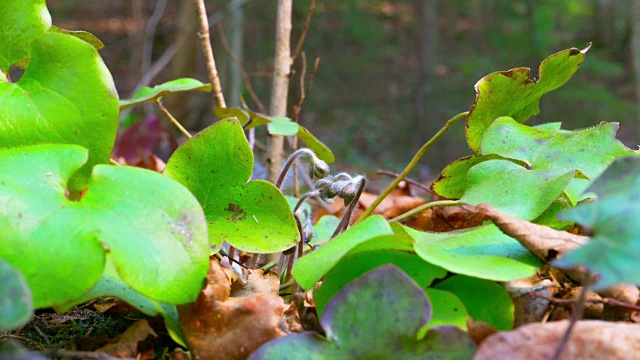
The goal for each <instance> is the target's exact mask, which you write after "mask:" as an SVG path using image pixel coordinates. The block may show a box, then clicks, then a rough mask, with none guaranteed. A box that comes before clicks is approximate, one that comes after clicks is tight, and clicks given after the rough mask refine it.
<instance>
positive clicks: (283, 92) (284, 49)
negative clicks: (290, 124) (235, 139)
mask: <svg viewBox="0 0 640 360" xmlns="http://www.w3.org/2000/svg"><path fill="white" fill-rule="evenodd" d="M292 8H293V0H278V15H277V20H276V42H275V45H276V53H275V60H274V67H273V72H274V73H273V86H272V90H271V105H270V107H269V113H270V115H271V116H286V115H287V96H288V93H289V71H290V69H291V44H290V41H291V11H292ZM267 147H268V149H267V180H269V181H270V182H272V183H275V182H276V180H277V179H278V175H279V174H280V169H281V168H282V152H283V149H284V137H283V136H280V135H269V139H268V143H267Z"/></svg>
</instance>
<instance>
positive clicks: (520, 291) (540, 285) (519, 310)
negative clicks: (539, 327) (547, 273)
mask: <svg viewBox="0 0 640 360" xmlns="http://www.w3.org/2000/svg"><path fill="white" fill-rule="evenodd" d="M557 286H559V285H558V284H554V282H553V281H551V280H549V279H542V278H540V276H538V275H537V274H536V275H533V276H530V277H528V278H524V279H520V280H515V281H509V282H508V283H506V284H505V286H504V288H505V290H507V292H508V293H509V295H510V296H511V299H512V300H513V305H514V308H515V310H514V317H515V320H514V327H518V326H521V325H524V324H530V323H535V322H540V321H541V320H542V319H543V317H544V316H545V314H546V313H547V311H548V308H549V300H547V299H543V298H541V297H535V296H531V295H530V294H531V293H532V292H536V293H539V294H542V295H545V296H548V297H552V296H553V292H552V290H553V287H557Z"/></svg>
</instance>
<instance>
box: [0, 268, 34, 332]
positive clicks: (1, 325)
mask: <svg viewBox="0 0 640 360" xmlns="http://www.w3.org/2000/svg"><path fill="white" fill-rule="evenodd" d="M0 284H2V286H0V333H1V332H5V331H8V330H12V329H15V328H18V327H20V326H21V325H23V324H25V323H26V322H27V321H29V319H31V316H32V315H33V298H32V297H31V289H30V288H29V285H28V284H27V282H26V280H25V279H24V276H23V275H22V273H21V272H20V271H19V270H18V269H16V268H14V267H13V266H11V265H10V264H9V263H8V262H6V261H4V260H3V259H1V258H0Z"/></svg>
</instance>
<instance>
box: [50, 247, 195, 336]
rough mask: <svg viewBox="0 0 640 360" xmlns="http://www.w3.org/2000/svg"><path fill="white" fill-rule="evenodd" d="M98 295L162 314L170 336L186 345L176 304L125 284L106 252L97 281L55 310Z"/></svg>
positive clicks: (153, 314) (147, 312)
mask: <svg viewBox="0 0 640 360" xmlns="http://www.w3.org/2000/svg"><path fill="white" fill-rule="evenodd" d="M100 297H116V298H118V299H120V300H122V301H125V302H126V303H127V304H129V305H131V306H133V307H135V308H136V309H138V310H140V311H141V312H142V313H143V314H145V315H148V316H156V315H158V314H160V315H162V317H163V318H164V323H165V325H166V327H167V330H168V331H169V335H170V336H171V338H172V339H173V340H174V341H175V342H177V343H178V344H180V345H182V346H184V347H186V346H187V345H186V341H185V340H184V335H183V334H182V330H181V329H180V321H179V319H178V310H177V308H176V306H175V305H168V304H164V303H161V302H157V301H154V300H152V299H150V298H148V297H146V296H144V295H142V294H140V293H139V292H137V291H136V290H134V289H133V288H132V287H131V286H129V285H127V283H125V282H124V281H123V280H122V279H121V278H120V276H119V275H118V271H117V269H116V267H115V265H114V263H113V258H112V257H111V256H110V255H108V254H107V258H106V262H105V268H104V272H103V273H102V277H101V278H100V281H98V283H97V284H96V285H95V286H94V287H93V288H91V290H89V292H87V293H86V294H84V295H83V296H82V297H80V298H78V299H73V300H71V301H69V302H67V303H65V304H62V305H59V306H56V308H55V310H56V311H57V312H59V313H63V312H66V311H68V310H69V309H71V308H72V307H73V306H76V305H79V304H83V303H85V302H88V301H90V300H92V299H97V298H100Z"/></svg>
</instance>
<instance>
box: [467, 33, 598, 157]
mask: <svg viewBox="0 0 640 360" xmlns="http://www.w3.org/2000/svg"><path fill="white" fill-rule="evenodd" d="M590 46H591V45H588V46H587V47H586V48H585V49H583V50H578V49H575V48H572V49H568V50H564V51H561V52H559V53H557V54H554V55H551V56H549V57H548V58H546V59H545V60H544V61H542V63H541V64H540V69H539V74H540V77H539V78H538V79H533V80H532V79H531V78H530V77H531V75H530V70H529V68H516V69H511V70H509V71H497V72H494V73H491V74H489V75H487V76H485V77H483V78H482V79H480V80H479V81H478V82H477V83H476V85H475V89H476V101H475V103H474V104H473V106H472V108H471V112H470V113H469V116H468V117H467V132H466V135H467V142H468V143H469V148H470V149H471V150H472V151H473V152H474V153H476V154H480V140H481V139H482V136H483V135H484V132H485V130H486V129H487V128H488V127H489V125H491V123H492V122H493V121H494V120H495V119H497V118H498V117H500V116H511V117H512V118H514V119H515V120H516V121H517V122H519V123H524V122H525V121H526V120H527V119H528V118H529V117H531V116H532V115H536V114H538V113H539V112H540V108H539V102H540V98H541V97H542V96H543V95H544V94H546V93H548V92H550V91H553V90H555V89H557V88H559V87H560V86H562V85H563V84H564V83H566V82H567V81H569V79H570V78H571V77H572V76H573V74H574V73H575V72H576V71H578V68H579V67H580V64H582V62H583V61H584V59H585V57H586V53H587V51H588V50H589V47H590Z"/></svg>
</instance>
